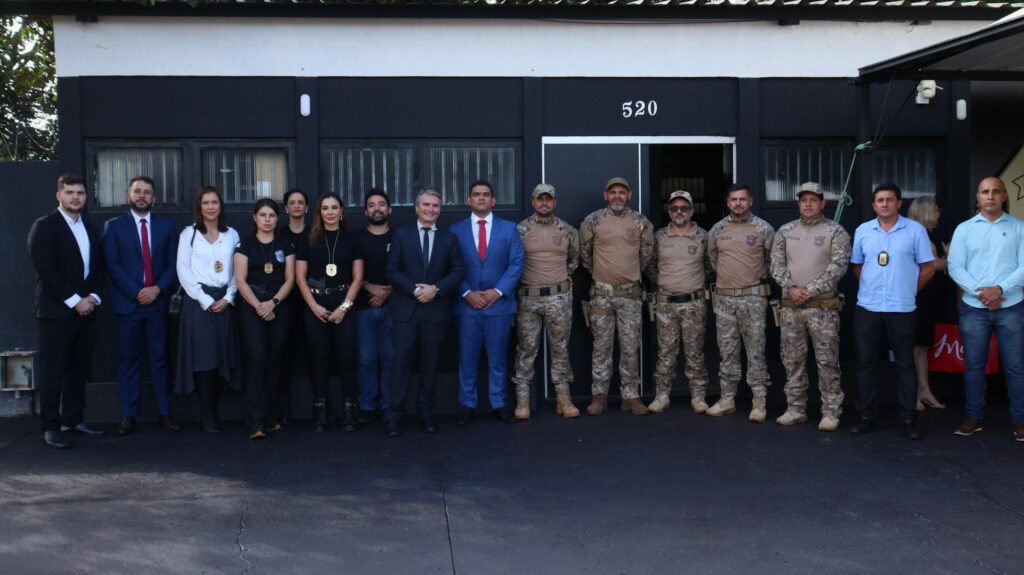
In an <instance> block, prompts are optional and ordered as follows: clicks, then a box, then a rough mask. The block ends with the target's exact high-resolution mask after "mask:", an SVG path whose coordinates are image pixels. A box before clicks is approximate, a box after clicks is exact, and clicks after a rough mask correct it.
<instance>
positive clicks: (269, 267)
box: [263, 262, 274, 274]
mask: <svg viewBox="0 0 1024 575" xmlns="http://www.w3.org/2000/svg"><path fill="white" fill-rule="evenodd" d="M263 273H265V274H272V273H274V264H272V263H270V262H267V263H265V264H263Z"/></svg>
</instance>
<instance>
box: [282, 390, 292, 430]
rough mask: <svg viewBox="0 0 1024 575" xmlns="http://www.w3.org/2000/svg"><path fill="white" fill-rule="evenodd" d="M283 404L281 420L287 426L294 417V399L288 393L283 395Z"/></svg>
mask: <svg viewBox="0 0 1024 575" xmlns="http://www.w3.org/2000/svg"><path fill="white" fill-rule="evenodd" d="M280 404H281V419H280V420H279V421H280V422H281V423H282V424H287V423H288V420H289V419H290V418H291V416H292V398H291V397H289V396H288V394H287V393H282V394H281V397H280Z"/></svg>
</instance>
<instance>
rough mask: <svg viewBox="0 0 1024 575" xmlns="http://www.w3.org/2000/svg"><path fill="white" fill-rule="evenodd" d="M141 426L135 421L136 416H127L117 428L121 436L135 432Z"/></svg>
mask: <svg viewBox="0 0 1024 575" xmlns="http://www.w3.org/2000/svg"><path fill="white" fill-rule="evenodd" d="M138 428H139V424H138V423H136V422H135V418H134V417H126V418H124V419H122V420H121V425H120V427H118V428H117V434H118V435H120V436H125V435H128V434H129V433H133V432H134V431H135V430H137V429H138Z"/></svg>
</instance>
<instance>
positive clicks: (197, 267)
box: [177, 226, 240, 310]
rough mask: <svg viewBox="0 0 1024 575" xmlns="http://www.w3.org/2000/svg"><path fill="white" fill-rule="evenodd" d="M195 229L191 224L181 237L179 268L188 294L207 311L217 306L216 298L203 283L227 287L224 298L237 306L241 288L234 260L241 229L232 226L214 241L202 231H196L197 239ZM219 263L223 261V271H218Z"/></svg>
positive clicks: (180, 277)
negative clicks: (238, 292)
mask: <svg viewBox="0 0 1024 575" xmlns="http://www.w3.org/2000/svg"><path fill="white" fill-rule="evenodd" d="M193 230H195V227H194V226H189V227H187V228H185V229H184V230H182V232H181V235H180V236H178V265H177V270H178V281H179V282H180V283H181V287H183V288H185V293H187V294H188V296H189V297H190V298H192V299H194V300H196V301H197V302H199V305H200V306H202V308H203V309H204V310H205V309H207V308H209V307H210V306H211V305H213V303H214V300H213V298H212V297H210V296H209V295H207V293H206V292H204V291H203V288H202V286H200V285H199V284H203V285H207V286H210V287H221V286H227V288H228V292H227V294H225V296H224V299H226V300H227V301H228V303H230V304H232V305H234V303H235V293H236V292H237V291H238V288H237V287H236V286H235V270H234V266H233V265H232V263H233V262H234V254H235V247H237V246H238V245H239V243H240V242H239V238H238V232H236V231H235V230H234V228H228V230H227V231H226V232H221V233H220V235H219V236H218V237H217V239H216V240H215V241H214V242H213V243H210V242H208V241H206V237H205V236H203V234H202V233H201V232H199V231H196V239H195V241H194V242H193V241H192V231H193ZM217 262H220V263H221V266H220V271H219V272H218V271H216V265H217Z"/></svg>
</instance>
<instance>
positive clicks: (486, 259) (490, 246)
mask: <svg viewBox="0 0 1024 575" xmlns="http://www.w3.org/2000/svg"><path fill="white" fill-rule="evenodd" d="M467 201H468V203H469V208H470V209H471V210H472V211H473V213H472V214H471V215H470V216H469V218H467V219H465V220H462V221H461V222H458V223H457V224H455V225H454V226H452V233H454V234H455V237H456V238H458V240H459V252H460V253H461V254H462V261H463V263H464V264H465V266H466V277H465V279H464V280H463V282H462V285H460V286H459V298H458V299H456V301H455V309H454V310H453V311H454V313H455V316H456V317H457V318H458V320H457V321H458V326H459V405H460V406H461V407H462V414H461V415H460V417H459V421H458V423H459V425H466V424H468V423H469V422H470V421H471V420H472V419H473V412H474V410H475V409H476V403H477V393H476V375H477V366H478V365H479V363H480V348H481V347H483V348H484V349H486V350H487V365H488V370H487V372H488V375H487V389H488V399H489V401H490V404H491V413H492V414H493V415H494V417H496V418H497V419H499V420H501V421H504V422H505V423H513V422H514V421H515V419H513V418H512V415H511V414H510V413H509V412H508V410H507V409H505V384H506V383H507V381H508V373H507V371H508V342H509V334H510V333H511V332H512V323H513V320H515V317H516V284H518V283H519V276H520V275H522V273H523V244H522V242H521V241H520V239H519V233H518V232H517V231H516V225H515V224H514V223H512V222H510V221H509V220H503V219H501V218H497V217H495V216H494V213H493V212H492V210H493V209H494V204H495V202H496V200H495V198H494V189H493V187H492V186H491V184H490V182H487V181H485V180H478V181H476V182H473V183H472V184H470V186H469V197H468V198H467ZM485 334H486V335H485Z"/></svg>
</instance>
